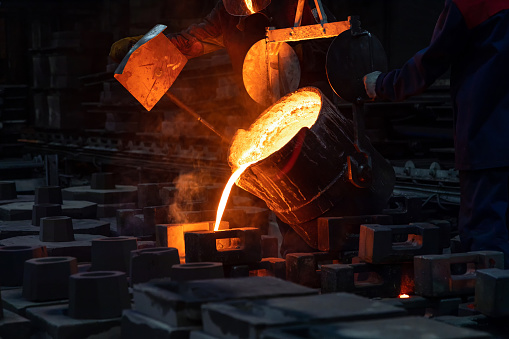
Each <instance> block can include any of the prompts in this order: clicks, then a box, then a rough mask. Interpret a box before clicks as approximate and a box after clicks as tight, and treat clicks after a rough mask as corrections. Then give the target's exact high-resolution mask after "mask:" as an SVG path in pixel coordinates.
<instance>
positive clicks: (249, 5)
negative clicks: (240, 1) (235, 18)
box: [245, 0, 255, 14]
mask: <svg viewBox="0 0 509 339" xmlns="http://www.w3.org/2000/svg"><path fill="white" fill-rule="evenodd" d="M245 2H246V7H247V9H249V10H250V11H251V13H252V14H254V13H255V10H254V8H253V0H245Z"/></svg>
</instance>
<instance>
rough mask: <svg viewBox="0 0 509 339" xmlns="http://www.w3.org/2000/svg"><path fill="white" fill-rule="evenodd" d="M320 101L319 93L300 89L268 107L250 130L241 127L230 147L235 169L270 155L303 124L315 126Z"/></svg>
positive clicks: (230, 159)
mask: <svg viewBox="0 0 509 339" xmlns="http://www.w3.org/2000/svg"><path fill="white" fill-rule="evenodd" d="M321 104H322V101H321V97H320V94H319V93H317V92H314V91H298V92H295V93H294V94H291V95H288V96H286V97H284V98H283V99H282V100H280V101H279V102H277V103H276V104H274V105H273V106H272V107H270V108H269V109H268V110H266V111H265V112H264V113H263V114H262V115H261V116H260V117H259V118H258V119H257V120H256V121H255V122H254V123H253V124H252V125H251V127H250V128H249V130H247V131H246V130H243V129H240V130H238V131H237V133H236V134H235V136H234V137H233V141H232V145H231V147H230V156H229V161H230V164H231V165H232V167H233V169H234V170H236V169H237V168H239V167H240V166H241V165H242V164H246V163H255V162H258V161H260V160H263V159H265V158H267V157H268V156H269V155H271V154H272V153H274V152H276V151H278V150H279V149H281V148H282V147H283V146H284V145H286V144H287V143H288V141H290V140H291V139H292V138H293V137H294V136H295V135H296V134H297V133H298V132H299V130H300V129H301V128H303V127H308V128H310V127H311V126H313V124H314V123H315V122H316V119H317V118H318V115H319V113H320V108H321Z"/></svg>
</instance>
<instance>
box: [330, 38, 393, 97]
mask: <svg viewBox="0 0 509 339" xmlns="http://www.w3.org/2000/svg"><path fill="white" fill-rule="evenodd" d="M326 68H327V78H328V79H329V83H330V85H331V87H332V89H333V90H334V92H336V94H337V95H339V96H340V97H341V98H342V99H344V100H346V101H349V102H355V101H357V100H358V99H361V100H369V97H368V95H367V94H366V90H365V88H364V82H363V80H362V78H363V77H364V75H366V74H368V73H371V72H373V71H381V72H384V71H386V70H387V56H386V55H385V51H384V49H383V46H382V44H381V43H380V41H379V40H378V39H377V38H376V37H375V36H374V35H372V34H370V33H368V32H363V33H360V34H358V35H352V33H351V30H348V31H345V32H343V33H341V34H340V35H338V36H337V37H336V38H335V39H334V41H333V42H332V44H331V45H330V47H329V51H328V52H327V65H326Z"/></svg>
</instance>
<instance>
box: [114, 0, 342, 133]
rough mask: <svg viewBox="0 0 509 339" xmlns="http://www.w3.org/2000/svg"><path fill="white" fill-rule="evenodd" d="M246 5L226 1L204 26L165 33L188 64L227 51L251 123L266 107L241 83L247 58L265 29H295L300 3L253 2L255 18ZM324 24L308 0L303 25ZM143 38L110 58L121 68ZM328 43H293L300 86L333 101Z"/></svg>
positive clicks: (125, 43) (123, 44) (122, 44)
mask: <svg viewBox="0 0 509 339" xmlns="http://www.w3.org/2000/svg"><path fill="white" fill-rule="evenodd" d="M247 2H248V1H246V0H222V1H219V2H218V3H217V5H216V6H215V8H214V9H213V10H212V11H211V12H210V13H209V14H208V15H207V17H206V18H205V19H203V21H201V22H200V23H197V24H194V25H191V26H190V27H189V28H187V29H186V30H184V31H182V32H179V33H170V34H167V37H168V38H169V39H170V41H171V42H172V43H173V44H174V45H175V46H176V47H177V48H178V49H179V50H180V52H181V53H182V54H184V55H185V56H186V57H187V58H188V59H191V58H195V57H199V56H201V55H204V54H207V53H211V52H214V51H216V50H218V49H221V48H225V49H226V51H227V52H228V54H229V56H230V59H231V62H232V66H233V72H234V76H235V78H236V81H237V83H238V85H239V88H240V89H241V97H242V100H245V101H247V102H244V105H243V106H245V107H246V109H248V110H249V109H251V108H252V107H253V105H254V107H256V108H255V109H256V112H255V116H253V117H252V118H253V119H251V120H250V121H249V124H248V125H247V126H245V127H248V126H249V125H250V123H251V122H252V121H253V120H254V118H256V116H258V114H259V113H261V111H262V110H263V109H265V108H266V107H260V106H258V107H257V104H256V103H255V102H254V101H252V100H251V99H250V98H249V96H247V92H245V90H244V86H243V82H242V66H243V63H244V58H245V56H246V54H247V52H248V51H249V49H250V48H251V46H253V45H254V44H255V43H256V42H258V41H259V40H262V39H264V38H265V34H266V30H265V28H266V27H275V28H286V27H293V26H294V22H295V14H296V10H297V4H298V0H277V1H273V2H271V0H249V3H250V4H252V9H255V10H258V12H255V13H251V12H250V10H249V8H248V7H247V6H246V5H245V4H246V3H247ZM325 13H326V14H327V17H328V18H330V19H331V20H334V19H333V18H334V16H333V15H332V13H331V12H330V11H328V9H327V8H325ZM319 22H320V18H319V16H318V14H317V11H316V9H315V5H314V0H306V1H305V4H304V10H303V16H302V25H303V26H304V25H312V24H316V23H319ZM141 38H142V36H137V37H128V38H124V39H121V40H119V41H117V42H116V43H114V44H113V45H112V47H111V51H110V57H111V59H112V60H113V61H115V62H117V63H119V62H120V61H121V60H122V59H123V58H124V56H125V55H126V54H127V53H128V52H129V50H130V48H131V47H132V46H133V45H134V44H135V43H136V42H137V41H138V40H140V39H141ZM330 42H331V41H330V40H329V39H317V40H308V41H303V42H299V43H294V44H293V45H292V46H293V47H294V49H295V51H296V53H297V56H298V58H299V61H300V67H301V81H300V84H299V87H305V86H315V87H318V88H320V89H321V90H322V92H324V94H325V95H327V96H329V97H331V96H332V95H333V94H332V93H333V92H332V89H331V87H330V85H329V83H328V81H327V75H326V71H325V59H326V54H327V49H328V46H329V45H330Z"/></svg>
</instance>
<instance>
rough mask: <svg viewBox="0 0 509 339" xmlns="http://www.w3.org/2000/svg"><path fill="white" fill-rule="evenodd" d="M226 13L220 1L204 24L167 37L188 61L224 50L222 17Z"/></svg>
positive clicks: (192, 26) (195, 25)
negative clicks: (222, 13)
mask: <svg viewBox="0 0 509 339" xmlns="http://www.w3.org/2000/svg"><path fill="white" fill-rule="evenodd" d="M221 11H223V12H224V11H225V9H224V6H223V2H222V1H220V2H218V4H217V5H216V7H215V8H214V9H213V10H212V12H210V13H209V15H207V17H206V18H205V19H203V21H202V22H200V23H198V24H194V25H191V26H190V27H189V28H187V29H186V30H184V31H182V32H180V33H174V34H168V35H166V36H167V37H168V38H169V39H170V40H171V42H172V43H173V44H174V45H175V46H176V47H177V48H178V49H179V50H180V52H181V53H182V54H184V55H185V56H186V57H187V58H188V59H191V58H195V57H198V56H200V55H203V54H207V53H211V52H214V51H216V50H218V49H221V48H224V44H223V33H222V27H221V20H220V15H221Z"/></svg>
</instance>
